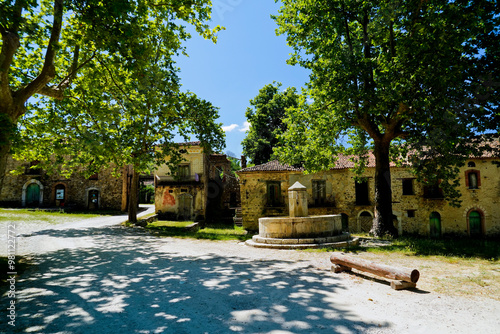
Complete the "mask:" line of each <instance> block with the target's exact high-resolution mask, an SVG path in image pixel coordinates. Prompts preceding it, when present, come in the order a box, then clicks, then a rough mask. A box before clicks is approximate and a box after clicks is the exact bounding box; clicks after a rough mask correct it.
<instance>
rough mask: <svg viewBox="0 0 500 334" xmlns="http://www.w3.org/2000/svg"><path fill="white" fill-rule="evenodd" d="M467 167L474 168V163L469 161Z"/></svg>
mask: <svg viewBox="0 0 500 334" xmlns="http://www.w3.org/2000/svg"><path fill="white" fill-rule="evenodd" d="M467 167H469V168H471V167H476V163H475V162H473V161H469V163H467Z"/></svg>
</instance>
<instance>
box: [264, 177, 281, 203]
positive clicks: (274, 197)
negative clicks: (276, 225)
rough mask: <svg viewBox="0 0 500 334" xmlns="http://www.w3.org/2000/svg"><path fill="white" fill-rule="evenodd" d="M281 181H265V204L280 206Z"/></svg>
mask: <svg viewBox="0 0 500 334" xmlns="http://www.w3.org/2000/svg"><path fill="white" fill-rule="evenodd" d="M281 204H282V201H281V183H280V182H275V181H272V182H268V183H267V205H269V206H281Z"/></svg>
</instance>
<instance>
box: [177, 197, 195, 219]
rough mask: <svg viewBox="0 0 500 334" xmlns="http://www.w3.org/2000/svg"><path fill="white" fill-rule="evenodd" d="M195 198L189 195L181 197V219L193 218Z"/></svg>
mask: <svg viewBox="0 0 500 334" xmlns="http://www.w3.org/2000/svg"><path fill="white" fill-rule="evenodd" d="M192 207H193V198H192V197H191V196H189V195H181V196H180V197H179V219H181V220H191V218H192V212H193V211H192Z"/></svg>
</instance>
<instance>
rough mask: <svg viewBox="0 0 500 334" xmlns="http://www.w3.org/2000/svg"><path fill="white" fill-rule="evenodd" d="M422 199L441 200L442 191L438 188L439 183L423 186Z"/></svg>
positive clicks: (442, 196)
mask: <svg viewBox="0 0 500 334" xmlns="http://www.w3.org/2000/svg"><path fill="white" fill-rule="evenodd" d="M424 198H427V199H443V198H444V195H443V189H441V187H440V186H439V182H437V183H435V184H431V185H427V186H424Z"/></svg>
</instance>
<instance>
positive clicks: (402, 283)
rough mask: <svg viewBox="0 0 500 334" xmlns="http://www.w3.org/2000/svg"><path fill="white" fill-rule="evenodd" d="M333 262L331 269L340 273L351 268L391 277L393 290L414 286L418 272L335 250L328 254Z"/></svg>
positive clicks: (418, 275)
mask: <svg viewBox="0 0 500 334" xmlns="http://www.w3.org/2000/svg"><path fill="white" fill-rule="evenodd" d="M330 261H331V262H332V263H333V266H332V271H334V272H336V273H340V272H343V271H351V269H352V268H354V269H357V270H360V271H365V272H368V273H371V274H374V275H377V276H381V277H385V278H389V279H391V280H392V281H391V288H392V289H394V290H401V289H408V288H415V287H416V286H417V281H418V279H419V277H420V273H419V272H418V270H416V269H407V268H397V267H391V266H387V265H384V264H378V263H375V262H372V261H368V260H363V259H358V258H354V257H352V256H348V255H345V254H344V253H338V252H335V253H333V254H332V255H331V256H330Z"/></svg>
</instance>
